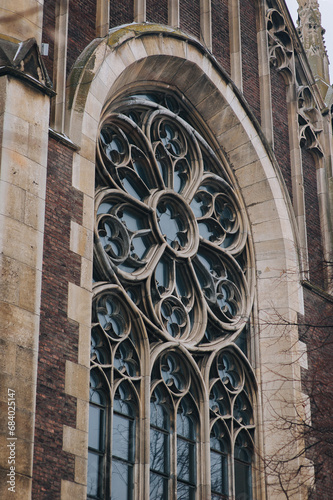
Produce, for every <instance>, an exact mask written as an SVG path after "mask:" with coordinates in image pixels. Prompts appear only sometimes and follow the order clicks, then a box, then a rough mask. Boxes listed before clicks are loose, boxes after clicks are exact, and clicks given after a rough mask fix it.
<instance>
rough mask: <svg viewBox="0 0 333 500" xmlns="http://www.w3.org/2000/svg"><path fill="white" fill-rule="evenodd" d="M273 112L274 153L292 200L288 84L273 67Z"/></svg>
mask: <svg viewBox="0 0 333 500" xmlns="http://www.w3.org/2000/svg"><path fill="white" fill-rule="evenodd" d="M271 86H272V112H273V127H274V153H275V156H276V159H277V161H278V162H279V165H280V169H281V172H282V174H283V178H284V180H285V183H286V185H287V189H288V192H289V195H290V198H291V200H292V186H291V165H290V152H289V130H288V109H287V96H286V84H285V83H284V80H283V77H282V75H281V74H279V73H278V72H277V70H276V69H275V68H273V67H272V66H271Z"/></svg>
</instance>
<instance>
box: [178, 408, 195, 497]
mask: <svg viewBox="0 0 333 500" xmlns="http://www.w3.org/2000/svg"><path fill="white" fill-rule="evenodd" d="M193 413H194V412H193V408H192V405H191V404H188V402H186V401H184V400H183V401H182V403H181V405H180V407H179V410H178V414H177V499H178V500H179V499H181V500H187V499H188V500H192V499H194V497H195V491H196V428H195V423H194V421H193Z"/></svg>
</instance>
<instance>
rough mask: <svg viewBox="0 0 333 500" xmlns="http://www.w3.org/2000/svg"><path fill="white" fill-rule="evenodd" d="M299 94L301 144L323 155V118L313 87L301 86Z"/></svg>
mask: <svg viewBox="0 0 333 500" xmlns="http://www.w3.org/2000/svg"><path fill="white" fill-rule="evenodd" d="M297 96H298V124H299V141H300V146H301V147H302V148H303V147H304V148H306V149H308V150H310V151H312V152H313V153H316V154H317V155H319V156H320V157H322V156H323V148H322V146H321V144H320V135H321V132H322V131H323V129H322V126H321V123H322V118H321V114H320V112H319V111H318V109H317V108H316V104H315V101H314V97H313V94H312V92H311V89H310V88H309V87H308V86H302V87H299V88H298V91H297Z"/></svg>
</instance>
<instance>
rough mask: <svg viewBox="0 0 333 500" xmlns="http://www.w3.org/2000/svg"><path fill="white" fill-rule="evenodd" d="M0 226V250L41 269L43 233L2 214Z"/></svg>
mask: <svg viewBox="0 0 333 500" xmlns="http://www.w3.org/2000/svg"><path fill="white" fill-rule="evenodd" d="M0 227H2V234H1V235H0V251H2V252H3V253H4V254H5V255H7V256H8V257H11V258H13V259H15V260H17V261H19V262H22V263H24V264H27V265H28V266H31V267H35V268H37V269H39V270H41V269H42V249H43V234H42V233H41V232H40V231H36V229H34V228H32V227H29V226H27V225H26V224H24V223H22V222H20V221H17V220H15V219H10V218H8V217H5V216H3V215H0ZM22 242H24V244H22Z"/></svg>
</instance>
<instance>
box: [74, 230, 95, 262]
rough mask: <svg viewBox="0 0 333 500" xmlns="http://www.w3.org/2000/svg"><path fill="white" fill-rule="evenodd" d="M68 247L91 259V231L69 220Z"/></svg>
mask: <svg viewBox="0 0 333 500" xmlns="http://www.w3.org/2000/svg"><path fill="white" fill-rule="evenodd" d="M70 249H71V251H72V252H75V253H77V254H78V255H81V256H82V257H85V258H86V259H90V260H91V258H92V253H93V233H92V231H91V230H89V229H86V228H85V227H83V226H81V225H80V224H77V223H76V222H74V221H71V233H70Z"/></svg>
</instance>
